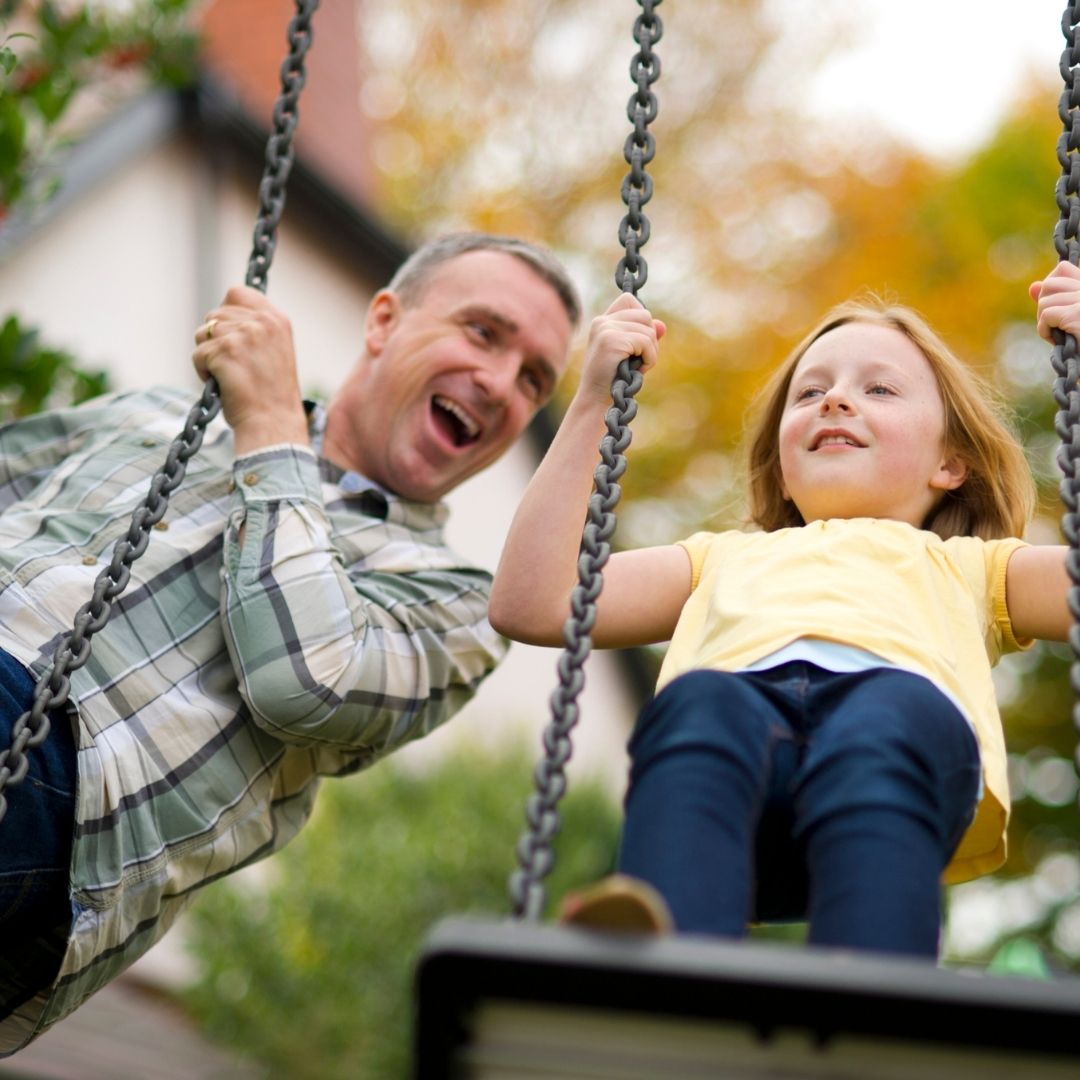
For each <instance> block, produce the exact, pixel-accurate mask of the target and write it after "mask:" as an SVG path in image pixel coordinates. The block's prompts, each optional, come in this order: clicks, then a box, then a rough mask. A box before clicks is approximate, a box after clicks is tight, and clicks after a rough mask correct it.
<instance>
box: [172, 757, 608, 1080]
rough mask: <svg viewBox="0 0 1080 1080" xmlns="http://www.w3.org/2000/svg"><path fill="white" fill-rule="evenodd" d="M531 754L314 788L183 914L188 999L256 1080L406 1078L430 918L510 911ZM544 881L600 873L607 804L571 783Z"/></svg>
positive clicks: (392, 770)
mask: <svg viewBox="0 0 1080 1080" xmlns="http://www.w3.org/2000/svg"><path fill="white" fill-rule="evenodd" d="M530 769H531V752H530V753H529V754H528V755H527V754H526V753H524V752H518V753H514V754H505V753H504V754H500V755H499V756H497V757H495V756H488V755H486V754H484V753H483V752H482V751H480V752H474V753H472V754H471V755H470V756H468V757H466V756H465V755H464V754H459V755H457V756H455V757H452V758H450V759H446V760H443V761H440V762H439V763H438V764H436V765H435V766H434V768H433V769H432V770H431V771H427V770H425V771H424V772H422V773H416V772H413V771H410V770H409V769H408V768H407V767H405V766H403V765H402V764H400V763H399V762H397V761H388V762H384V763H382V764H380V765H377V766H376V767H375V768H374V769H372V770H371V772H370V773H365V774H364V775H363V776H362V777H360V778H358V779H355V780H349V779H346V780H340V781H334V782H332V783H328V784H326V785H325V786H324V788H323V791H322V792H321V793H320V796H319V804H318V810H317V812H316V816H315V820H314V821H313V822H312V824H311V825H310V826H309V827H308V828H307V829H305V831H304V832H303V833H302V834H301V835H300V836H299V837H298V838H297V840H296V841H294V842H293V843H292V844H290V845H289V847H287V848H286V849H285V850H284V851H283V852H281V854H279V855H277V856H275V859H274V861H273V863H272V864H263V866H262V868H260V869H259V870H257V871H255V872H254V873H253V876H252V878H244V877H243V876H241V877H240V878H232V879H230V880H229V881H228V882H222V883H221V884H219V885H216V886H214V887H213V888H211V889H208V890H207V891H206V893H205V894H204V895H203V896H201V897H200V899H199V901H198V902H197V903H196V905H195V907H194V909H193V911H192V913H191V917H190V918H189V920H188V926H189V930H191V932H192V936H193V939H194V950H195V954H196V956H197V958H198V960H199V965H200V968H201V970H202V978H201V981H200V983H199V984H198V986H196V987H195V988H194V989H193V990H192V992H191V993H189V994H188V995H187V1000H188V1003H189V1005H190V1007H191V1008H192V1010H193V1011H194V1012H195V1013H196V1015H197V1016H198V1017H199V1018H200V1021H201V1023H202V1024H203V1026H204V1029H205V1030H206V1031H208V1032H209V1033H210V1034H211V1035H212V1036H214V1037H216V1038H218V1039H220V1040H222V1041H224V1042H227V1043H230V1044H232V1045H234V1046H236V1047H238V1048H241V1049H243V1050H244V1051H245V1052H246V1053H248V1054H251V1055H253V1056H256V1057H257V1058H258V1059H259V1060H260V1061H262V1062H264V1063H265V1064H266V1067H267V1070H268V1072H267V1075H268V1076H271V1077H289V1078H290V1080H304V1078H307V1077H310V1078H312V1080H315V1078H318V1080H332V1078H334V1077H341V1078H343V1080H344V1078H346V1077H348V1078H349V1080H385V1078H386V1077H399V1076H407V1075H408V1071H409V1070H408V1062H409V1057H410V1046H409V1036H410V1013H411V995H412V977H413V970H414V967H415V962H416V958H417V955H418V951H419V947H420V944H421V940H422V938H423V936H424V934H425V933H426V932H427V931H428V930H429V929H430V927H431V926H432V925H433V924H434V923H435V922H436V921H437V920H438V919H440V918H442V917H443V916H445V915H447V914H450V913H455V914H469V913H476V914H486V915H489V916H491V915H495V916H500V915H503V914H506V913H508V912H509V904H510V901H509V896H508V892H507V878H508V876H509V873H510V871H511V870H512V869H513V868H514V865H515V864H514V850H515V844H516V841H517V838H518V836H519V835H520V833H521V831H522V829H523V827H524V813H523V811H524V794H525V793H526V792H527V791H528V789H529V774H530ZM563 805H564V808H565V809H564V826H565V828H564V836H563V838H562V840H561V842H560V851H559V858H558V861H557V863H556V868H555V871H554V873H553V875H552V878H551V879H550V883H549V896H550V897H552V898H558V897H560V896H561V895H562V893H563V892H564V891H565V890H566V888H567V887H568V886H569V885H570V884H579V883H580V882H583V881H590V880H593V879H595V878H597V877H599V876H601V875H602V874H604V873H606V872H607V871H608V870H609V869H610V860H611V857H612V852H613V851H614V846H615V836H616V830H617V815H616V810H615V807H614V804H613V801H612V799H611V797H610V795H609V794H608V793H607V792H606V791H604V790H602V789H601V788H600V787H598V786H595V785H594V784H591V783H583V784H578V785H576V786H575V788H574V790H572V791H571V792H570V793H569V795H568V796H567V798H566V800H565V803H564V804H563Z"/></svg>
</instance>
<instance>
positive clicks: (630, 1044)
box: [414, 918, 1080, 1080]
mask: <svg viewBox="0 0 1080 1080" xmlns="http://www.w3.org/2000/svg"><path fill="white" fill-rule="evenodd" d="M415 989H416V1002H415V1004H416V1012H415V1016H414V1024H415V1026H414V1037H415V1042H414V1065H415V1072H414V1076H415V1077H416V1078H417V1080H450V1078H454V1080H495V1078H496V1077H497V1078H498V1080H519V1078H520V1080H525V1078H529V1080H539V1078H541V1077H543V1078H552V1080H554V1078H571V1077H572V1078H575V1080H586V1078H588V1080H599V1078H608V1080H610V1078H613V1077H626V1078H634V1080H646V1078H648V1080H692V1078H699V1077H701V1078H704V1077H717V1078H720V1077H728V1078H736V1077H737V1078H739V1080H754V1078H759V1077H760V1078H766V1077H770V1078H780V1077H782V1078H785V1080H787V1078H798V1080H870V1078H879V1077H881V1078H888V1080H910V1078H913V1077H918V1078H919V1080H1018V1078H1022V1080H1051V1078H1054V1080H1065V1078H1069V1080H1076V1078H1077V1077H1080V979H1075V978H1070V977H1062V978H1060V979H1052V980H1048V981H1040V980H1031V979H1024V978H1019V977H1016V976H1002V975H991V974H987V973H984V972H977V971H967V970H946V969H941V968H937V967H935V966H934V965H932V964H929V963H926V962H922V961H918V960H911V959H903V958H896V959H894V958H891V957H884V956H882V957H873V956H869V955H866V954H856V953H851V952H847V951H842V950H832V949H820V948H810V947H805V946H798V947H784V946H778V945H774V944H763V943H759V942H749V943H739V942H730V943H729V942H720V941H716V940H713V939H705V938H696V937H692V936H679V937H648V936H642V935H636V936H632V935H626V934H613V933H603V932H597V931H595V930H586V929H583V928H579V927H567V926H555V925H536V924H530V923H520V922H510V921H496V920H478V919H464V918H454V919H448V920H446V921H444V922H441V923H439V924H438V925H437V926H436V927H435V928H434V930H433V931H432V932H431V934H430V935H429V937H428V938H427V940H426V942H425V944H424V947H423V950H422V953H421V956H420V961H419V965H418V968H417V975H416V987H415Z"/></svg>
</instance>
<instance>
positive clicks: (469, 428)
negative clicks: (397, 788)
mask: <svg viewBox="0 0 1080 1080" xmlns="http://www.w3.org/2000/svg"><path fill="white" fill-rule="evenodd" d="M431 415H432V416H433V417H434V418H435V423H436V425H437V426H438V427H439V429H440V430H441V431H442V432H443V433H444V434H445V435H446V437H447V438H448V439H449V440H450V441H451V442H452V443H453V444H454V445H455V446H468V445H470V444H471V443H474V442H476V440H477V439H479V438H480V435H481V430H480V425H479V424H478V423H477V422H476V421H475V420H474V419H473V418H472V417H471V416H470V415H469V414H468V413H467V412H466V411H465V410H464V409H463V408H462V407H461V406H460V405H459V404H458V403H457V402H456V401H453V400H451V399H450V398H448V397H443V395H442V394H436V395H435V396H434V397H433V398H432V399H431Z"/></svg>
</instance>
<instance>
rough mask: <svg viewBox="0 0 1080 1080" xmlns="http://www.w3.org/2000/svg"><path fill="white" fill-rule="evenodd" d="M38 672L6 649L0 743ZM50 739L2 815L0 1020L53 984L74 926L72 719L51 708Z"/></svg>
mask: <svg viewBox="0 0 1080 1080" xmlns="http://www.w3.org/2000/svg"><path fill="white" fill-rule="evenodd" d="M33 692H34V679H33V676H32V675H31V674H30V672H29V671H27V670H26V668H24V667H23V666H22V665H21V664H19V663H18V662H17V661H16V660H15V659H13V658H12V657H11V656H9V655H8V654H7V653H5V652H3V651H2V650H0V746H2V747H3V748H4V749H7V748H8V747H9V746H10V745H11V729H12V726H13V725H14V723H15V721H16V720H18V718H19V717H20V716H21V715H22V714H23V713H24V712H25V711H26V710H27V709H28V708H29V707H30V702H31V700H32V698H33ZM49 721H50V725H51V726H50V729H49V734H48V736H47V738H46V739H45V741H44V742H43V743H42V744H41V745H40V746H37V747H33V748H31V749H29V750H27V758H28V759H29V770H28V772H27V774H26V777H25V778H24V779H23V781H22V782H21V783H20V784H17V785H16V786H15V787H8V788H6V789H5V792H4V794H5V795H6V797H7V803H8V807H7V813H6V815H5V816H4V820H3V821H0V1019H2V1018H3V1017H5V1016H7V1015H8V1013H10V1012H11V1011H12V1010H13V1009H14V1008H16V1007H17V1006H19V1005H21V1004H22V1003H23V1002H24V1001H26V1000H28V999H29V998H31V997H33V996H34V994H35V993H37V991H38V990H40V989H43V988H44V987H46V986H48V985H49V984H50V983H52V981H53V979H54V978H55V977H56V973H57V971H58V970H59V968H60V962H61V960H62V958H63V955H64V947H65V944H66V942H67V937H68V931H69V929H70V927H71V918H72V912H71V902H70V900H69V898H68V877H69V864H70V862H71V839H72V833H73V831H74V827H75V774H76V751H75V738H74V734H73V730H72V718H71V717H70V716H69V715H67V714H66V713H65V711H64V710H63V709H58V710H54V711H53V712H51V713H50V714H49Z"/></svg>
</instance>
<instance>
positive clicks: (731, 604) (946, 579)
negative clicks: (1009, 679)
mask: <svg viewBox="0 0 1080 1080" xmlns="http://www.w3.org/2000/svg"><path fill="white" fill-rule="evenodd" d="M681 544H682V546H683V547H684V548H685V549H686V551H687V553H688V554H689V556H690V561H691V565H692V568H693V577H692V582H691V588H692V592H691V594H690V598H689V599H688V600H687V602H686V605H685V606H684V607H683V610H682V614H681V615H680V617H679V622H678V625H677V626H676V628H675V634H674V636H673V638H672V641H671V645H670V647H669V649H668V652H667V656H666V658H665V660H664V664H663V666H662V667H661V669H660V679H659V682H658V684H657V690H659V689H660V688H661V687H662V686H664V685H665V684H666V683H668V682H670V681H671V680H672V679H674V678H675V677H676V676H677V675H681V674H683V673H684V672H687V671H691V670H695V669H699V668H705V669H712V670H718V671H738V670H739V669H740V668H743V667H746V666H747V665H748V664H752V663H754V661H756V660H760V659H761V658H762V657H764V656H768V655H769V654H770V653H773V652H776V651H777V650H778V649H782V648H783V647H784V646H785V645H789V644H791V643H792V642H793V641H797V640H799V639H800V638H820V639H822V640H825V641H834V642H839V643H841V644H844V645H850V646H854V647H856V648H860V649H865V650H867V651H869V652H872V653H874V654H875V655H877V656H880V657H882V658H883V659H884V660H887V661H889V662H890V663H891V664H895V665H896V666H898V667H901V668H904V669H905V670H908V671H913V672H915V673H916V674H919V675H924V676H926V678H928V679H930V680H931V681H933V682H934V683H935V684H936V685H937V686H939V687H940V688H941V689H942V690H944V691H946V692H947V693H948V695H949V696H950V697H952V698H953V699H954V700H955V701H956V702H957V703H958V704H959V706H960V708H961V709H962V710H963V712H964V713H965V715H966V716H967V718H968V719H969V720H970V721H971V723H972V726H973V727H974V729H975V734H976V736H977V738H978V741H979V750H980V753H981V756H982V768H983V781H984V782H983V795H982V799H981V801H980V803H979V806H978V809H977V811H976V814H975V819H974V821H973V822H972V824H971V826H970V828H969V829H968V830H967V832H966V833H965V834H964V837H963V839H962V840H961V842H960V846H959V848H958V849H957V851H956V854H955V855H954V857H953V859H952V862H950V863H949V866H948V867H947V868H946V870H945V874H944V877H943V880H944V881H946V882H948V883H952V882H957V881H966V880H967V879H969V878H973V877H978V876H979V875H980V874H986V873H989V872H990V871H991V870H995V869H996V868H997V867H999V866H1000V865H1001V864H1002V862H1004V860H1005V829H1006V825H1007V824H1008V817H1009V787H1008V780H1007V778H1006V758H1005V739H1004V734H1003V732H1002V728H1001V717H1000V715H999V713H998V708H997V701H996V699H995V697H994V685H993V682H992V680H991V677H990V669H991V667H992V666H993V665H994V664H995V663H997V661H998V659H999V658H1000V656H1001V654H1002V653H1003V652H1008V651H1012V650H1016V649H1023V648H1027V647H1029V646H1030V645H1031V644H1032V642H1031V641H1018V640H1017V639H1016V638H1015V637H1014V635H1013V631H1012V624H1011V623H1010V621H1009V613H1008V610H1007V608H1006V605H1005V569H1006V566H1007V565H1008V561H1009V557H1010V556H1011V555H1012V553H1013V552H1014V551H1015V550H1016V549H1017V548H1018V547H1021V546H1022V545H1023V541H1021V540H1017V539H1013V538H1010V539H1005V540H980V539H977V538H976V537H970V536H957V537H952V538H951V539H949V540H942V539H941V537H939V536H938V535H937V534H936V533H932V532H925V531H923V530H920V529H916V528H914V527H912V526H911V525H907V524H905V523H903V522H899V521H885V520H878V519H873V518H855V519H850V520H843V519H836V520H829V521H815V522H812V523H811V524H809V525H805V526H803V527H801V528H797V529H780V530H777V531H776V532H769V533H765V532H738V531H732V532H723V533H697V534H695V535H694V536H691V537H690V538H689V539H687V540H684V541H681Z"/></svg>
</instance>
